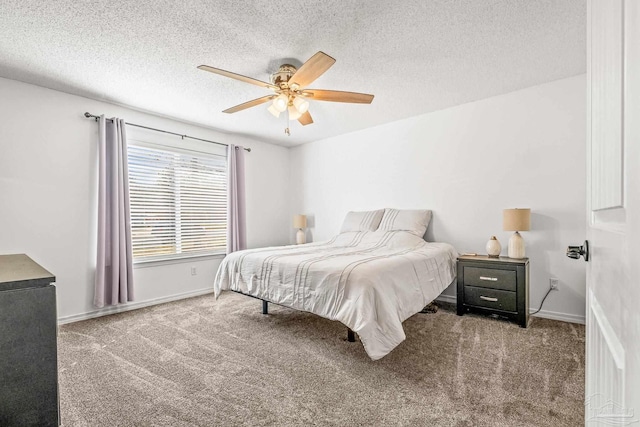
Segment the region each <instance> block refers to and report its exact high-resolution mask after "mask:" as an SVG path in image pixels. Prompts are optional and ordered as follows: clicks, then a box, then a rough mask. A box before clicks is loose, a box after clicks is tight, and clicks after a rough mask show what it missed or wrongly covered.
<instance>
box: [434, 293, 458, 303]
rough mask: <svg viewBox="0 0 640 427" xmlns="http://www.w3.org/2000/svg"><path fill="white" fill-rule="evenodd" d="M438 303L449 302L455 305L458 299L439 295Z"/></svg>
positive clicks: (453, 296)
mask: <svg viewBox="0 0 640 427" xmlns="http://www.w3.org/2000/svg"><path fill="white" fill-rule="evenodd" d="M436 301H442V302H448V303H450V304H455V303H456V301H457V299H456V296H455V295H438V298H436Z"/></svg>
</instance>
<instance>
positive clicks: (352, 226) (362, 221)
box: [340, 209, 384, 233]
mask: <svg viewBox="0 0 640 427" xmlns="http://www.w3.org/2000/svg"><path fill="white" fill-rule="evenodd" d="M383 213H384V209H378V210H377V211H366V212H348V213H347V216H345V217H344V221H343V222H342V228H341V229H340V232H341V233H346V232H347V231H376V230H377V229H378V225H379V224H380V220H381V219H382V214H383Z"/></svg>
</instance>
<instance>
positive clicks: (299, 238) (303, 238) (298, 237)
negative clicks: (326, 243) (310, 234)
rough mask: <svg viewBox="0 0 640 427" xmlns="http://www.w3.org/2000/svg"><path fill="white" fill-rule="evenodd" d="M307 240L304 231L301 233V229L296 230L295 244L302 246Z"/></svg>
mask: <svg viewBox="0 0 640 427" xmlns="http://www.w3.org/2000/svg"><path fill="white" fill-rule="evenodd" d="M306 241H307V239H306V236H305V234H304V231H302V228H299V229H298V232H297V233H296V243H297V244H298V245H302V244H304V243H306Z"/></svg>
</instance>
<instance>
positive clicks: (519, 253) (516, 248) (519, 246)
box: [509, 231, 525, 259]
mask: <svg viewBox="0 0 640 427" xmlns="http://www.w3.org/2000/svg"><path fill="white" fill-rule="evenodd" d="M524 257H525V256H524V239H523V238H522V236H521V235H520V233H518V232H517V231H516V232H515V233H513V235H512V236H511V238H510V239H509V258H515V259H522V258H524Z"/></svg>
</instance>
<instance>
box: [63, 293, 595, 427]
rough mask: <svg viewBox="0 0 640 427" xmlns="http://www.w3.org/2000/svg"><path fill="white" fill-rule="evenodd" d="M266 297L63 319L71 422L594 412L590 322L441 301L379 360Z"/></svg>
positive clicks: (340, 332) (578, 415)
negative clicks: (587, 408) (265, 302)
mask: <svg viewBox="0 0 640 427" xmlns="http://www.w3.org/2000/svg"><path fill="white" fill-rule="evenodd" d="M260 304H261V303H260V301H258V300H254V299H253V298H249V297H246V296H242V295H237V294H233V293H225V294H224V295H222V296H221V298H220V299H219V300H218V301H215V300H214V298H213V297H212V296H204V297H198V298H192V299H189V300H183V301H179V302H175V303H169V304H164V305H159V306H155V307H151V308H146V309H142V310H137V311H133V312H128V313H123V314H118V315H113V316H108V317H103V318H99V319H94V320H88V321H84V322H78V323H74V324H69V325H65V326H62V327H61V331H60V337H59V363H60V399H61V408H62V421H63V425H64V426H65V427H72V426H73V427H75V426H78V427H81V426H87V427H99V426H110V427H111V426H233V425H251V426H307V425H318V426H325V425H326V426H351V425H354V426H358V425H361V426H372V425H373V426H387V425H389V426H509V427H513V426H554V427H555V426H579V425H583V400H584V385H583V384H584V327H583V326H580V325H574V324H570V323H562V322H556V321H551V320H545V319H539V318H533V319H532V321H531V323H530V326H529V328H528V329H521V328H519V327H518V326H517V325H515V324H511V323H507V322H505V321H502V320H496V319H491V318H486V317H480V316H475V315H465V316H463V317H458V316H456V315H455V313H453V312H452V311H446V310H443V309H440V310H439V311H438V312H437V313H435V314H417V315H415V316H413V317H412V318H410V319H408V320H407V321H406V322H405V323H404V328H405V332H406V334H407V340H406V341H405V342H403V343H402V344H401V345H400V346H399V347H397V348H396V349H395V350H394V351H393V352H391V353H390V354H389V355H388V356H386V357H384V358H383V359H381V360H378V361H376V362H373V361H371V360H370V359H369V358H368V357H367V355H366V354H365V352H364V349H363V348H362V344H361V343H360V342H356V343H349V342H347V341H346V328H345V327H344V326H343V325H341V324H339V323H337V322H332V321H329V320H326V319H322V318H320V317H318V316H315V315H313V314H308V313H303V312H299V311H294V310H290V309H286V308H282V307H278V306H275V305H270V311H271V314H269V315H268V316H264V315H262V314H261V305H260Z"/></svg>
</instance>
